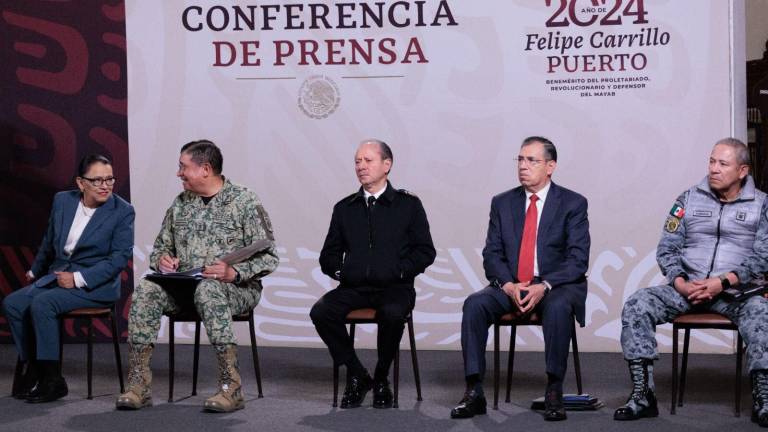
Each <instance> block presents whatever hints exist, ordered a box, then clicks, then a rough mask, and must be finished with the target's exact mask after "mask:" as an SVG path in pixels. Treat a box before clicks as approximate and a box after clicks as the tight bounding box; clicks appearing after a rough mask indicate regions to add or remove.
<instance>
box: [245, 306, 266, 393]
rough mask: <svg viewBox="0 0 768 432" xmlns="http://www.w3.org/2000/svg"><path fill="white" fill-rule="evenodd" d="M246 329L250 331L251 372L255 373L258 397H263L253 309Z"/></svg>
mask: <svg viewBox="0 0 768 432" xmlns="http://www.w3.org/2000/svg"><path fill="white" fill-rule="evenodd" d="M248 329H249V330H250V332H251V356H252V357H253V373H254V374H255V375H256V386H257V387H258V389H259V397H260V398H263V397H264V393H262V391H261V368H260V367H259V347H258V345H256V324H254V322H253V311H251V316H250V317H249V319H248Z"/></svg>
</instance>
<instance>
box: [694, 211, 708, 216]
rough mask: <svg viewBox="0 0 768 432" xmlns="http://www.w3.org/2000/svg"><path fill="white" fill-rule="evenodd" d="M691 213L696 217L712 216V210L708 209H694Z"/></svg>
mask: <svg viewBox="0 0 768 432" xmlns="http://www.w3.org/2000/svg"><path fill="white" fill-rule="evenodd" d="M693 215H694V216H696V217H712V211H710V210H694V211H693Z"/></svg>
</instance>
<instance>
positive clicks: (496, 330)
mask: <svg viewBox="0 0 768 432" xmlns="http://www.w3.org/2000/svg"><path fill="white" fill-rule="evenodd" d="M499 330H500V326H499V325H498V324H494V325H493V409H495V410H497V409H499Z"/></svg>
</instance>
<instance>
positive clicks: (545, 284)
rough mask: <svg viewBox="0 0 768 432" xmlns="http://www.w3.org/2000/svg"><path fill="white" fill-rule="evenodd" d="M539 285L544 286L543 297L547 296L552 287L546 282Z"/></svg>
mask: <svg viewBox="0 0 768 432" xmlns="http://www.w3.org/2000/svg"><path fill="white" fill-rule="evenodd" d="M541 283H542V284H544V295H547V294H549V292H550V291H552V285H550V284H549V282H547V281H541Z"/></svg>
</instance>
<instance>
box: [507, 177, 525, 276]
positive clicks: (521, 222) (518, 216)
mask: <svg viewBox="0 0 768 432" xmlns="http://www.w3.org/2000/svg"><path fill="white" fill-rule="evenodd" d="M509 206H510V214H511V215H512V233H513V234H514V238H513V241H512V244H513V245H514V247H515V250H514V252H513V254H514V256H511V257H508V258H509V259H511V260H514V262H515V268H517V255H518V254H519V253H520V242H522V241H523V227H524V226H525V189H523V188H522V187H521V188H520V189H519V190H518V191H517V193H515V194H514V195H512V199H511V200H510V201H509Z"/></svg>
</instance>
